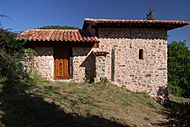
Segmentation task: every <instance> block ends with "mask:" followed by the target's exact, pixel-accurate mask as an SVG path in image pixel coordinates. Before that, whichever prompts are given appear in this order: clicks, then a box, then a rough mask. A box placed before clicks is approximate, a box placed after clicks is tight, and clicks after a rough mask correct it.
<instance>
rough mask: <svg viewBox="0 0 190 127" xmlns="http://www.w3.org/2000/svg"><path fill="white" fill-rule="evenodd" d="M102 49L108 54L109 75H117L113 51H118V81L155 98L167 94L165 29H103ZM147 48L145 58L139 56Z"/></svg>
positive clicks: (121, 84) (115, 80)
mask: <svg viewBox="0 0 190 127" xmlns="http://www.w3.org/2000/svg"><path fill="white" fill-rule="evenodd" d="M98 32H99V40H100V43H99V48H100V50H102V51H106V52H109V54H108V55H107V56H106V77H107V78H108V79H109V80H111V79H112V78H113V77H112V76H113V75H112V74H111V73H112V72H113V70H112V69H113V68H112V66H111V64H112V62H113V61H112V56H111V54H112V51H113V49H114V50H115V58H114V59H115V60H114V61H115V63H114V64H115V67H114V83H115V84H118V85H119V86H122V87H126V88H127V89H129V90H131V91H135V92H146V93H148V94H149V95H150V96H152V97H158V96H163V95H161V94H162V92H161V93H160V91H163V90H165V89H166V87H167V34H166V30H163V29H140V28H139V29H138V28H133V29H113V28H112V29H111V28H99V31H98ZM139 49H143V52H144V53H143V59H139Z"/></svg>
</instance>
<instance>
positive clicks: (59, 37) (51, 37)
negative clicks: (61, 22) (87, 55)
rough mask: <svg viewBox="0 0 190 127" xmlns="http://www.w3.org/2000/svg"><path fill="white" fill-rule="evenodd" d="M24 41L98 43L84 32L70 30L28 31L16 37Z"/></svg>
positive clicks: (93, 37) (95, 38)
mask: <svg viewBox="0 0 190 127" xmlns="http://www.w3.org/2000/svg"><path fill="white" fill-rule="evenodd" d="M17 40H25V41H66V42H99V41H98V38H97V37H95V36H93V35H91V34H90V33H89V32H88V31H85V30H70V29H29V30H26V31H24V32H22V33H20V34H19V35H18V36H17Z"/></svg>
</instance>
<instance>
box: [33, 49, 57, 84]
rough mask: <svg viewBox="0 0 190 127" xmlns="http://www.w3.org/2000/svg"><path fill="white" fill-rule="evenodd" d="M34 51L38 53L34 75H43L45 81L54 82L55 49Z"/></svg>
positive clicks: (35, 58)
mask: <svg viewBox="0 0 190 127" xmlns="http://www.w3.org/2000/svg"><path fill="white" fill-rule="evenodd" d="M34 49H35V51H36V54H37V56H35V57H34V60H33V68H34V69H33V73H36V74H38V75H41V76H42V77H43V78H45V79H48V80H53V78H54V57H53V47H36V48H34Z"/></svg>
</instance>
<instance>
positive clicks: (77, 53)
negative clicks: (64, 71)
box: [72, 47, 95, 82]
mask: <svg viewBox="0 0 190 127" xmlns="http://www.w3.org/2000/svg"><path fill="white" fill-rule="evenodd" d="M92 51H93V49H92V48H79V47H78V48H73V49H72V53H73V80H74V81H75V82H84V81H92V80H94V78H95V56H94V55H93V53H92Z"/></svg>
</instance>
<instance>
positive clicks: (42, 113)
mask: <svg viewBox="0 0 190 127" xmlns="http://www.w3.org/2000/svg"><path fill="white" fill-rule="evenodd" d="M0 84H1V87H0V89H1V92H0V102H1V103H0V104H1V109H0V119H1V121H0V126H2V127H48V126H50V127H128V126H131V127H152V126H157V125H160V126H162V125H166V123H167V120H166V118H167V116H168V111H169V110H168V109H167V108H165V107H163V106H161V105H160V104H158V103H157V102H156V101H154V100H153V99H151V98H149V97H148V96H147V95H146V94H140V93H133V92H129V91H127V90H124V89H122V88H118V87H116V86H114V85H113V84H110V83H95V84H85V83H84V84H79V83H61V82H48V81H37V82H34V83H33V85H31V87H29V88H27V86H28V84H31V83H30V82H26V81H20V82H7V81H1V83H0ZM162 123H163V124H162Z"/></svg>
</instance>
